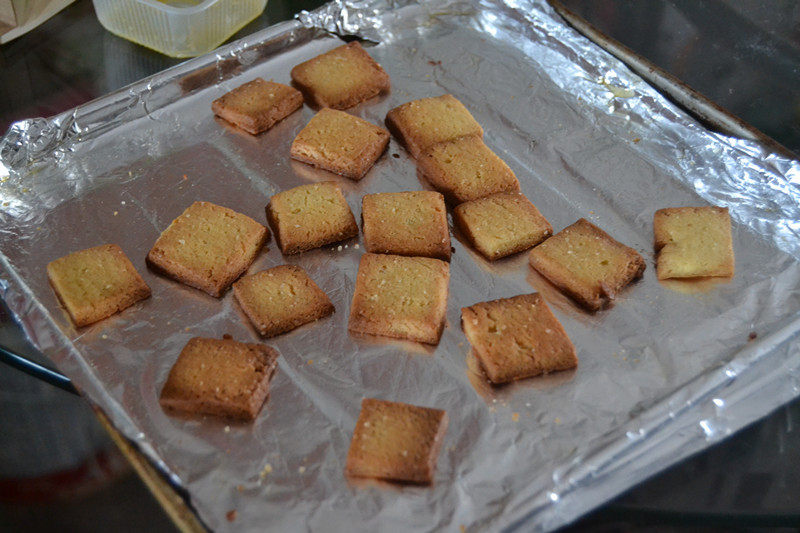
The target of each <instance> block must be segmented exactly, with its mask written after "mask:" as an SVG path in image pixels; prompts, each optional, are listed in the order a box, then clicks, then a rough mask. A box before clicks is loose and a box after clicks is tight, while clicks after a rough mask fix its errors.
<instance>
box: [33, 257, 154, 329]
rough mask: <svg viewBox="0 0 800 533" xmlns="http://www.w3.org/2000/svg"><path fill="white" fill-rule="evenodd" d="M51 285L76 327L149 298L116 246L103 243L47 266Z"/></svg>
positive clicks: (141, 283) (146, 289)
mask: <svg viewBox="0 0 800 533" xmlns="http://www.w3.org/2000/svg"><path fill="white" fill-rule="evenodd" d="M47 277H48V279H49V280H50V284H51V285H52V286H53V289H54V290H55V292H56V295H57V296H58V299H59V300H61V303H63V304H64V307H65V308H66V309H67V312H68V313H69V316H70V317H72V321H73V322H75V325H76V326H78V327H81V326H86V325H88V324H92V323H94V322H97V321H98V320H102V319H104V318H107V317H109V316H111V315H113V314H114V313H118V312H120V311H122V310H123V309H127V308H128V307H130V306H132V305H133V304H135V303H136V302H138V301H139V300H143V299H145V298H148V297H149V296H150V287H148V286H147V284H146V283H145V282H144V280H143V279H142V277H141V276H140V275H139V273H138V272H136V269H135V268H133V265H132V264H131V262H130V260H129V259H128V257H127V256H126V255H125V252H123V251H122V249H121V248H120V247H119V246H117V245H116V244H103V245H101V246H95V247H94V248H89V249H86V250H81V251H79V252H73V253H71V254H69V255H67V256H64V257H61V258H59V259H56V260H55V261H52V262H50V263H49V264H48V265H47Z"/></svg>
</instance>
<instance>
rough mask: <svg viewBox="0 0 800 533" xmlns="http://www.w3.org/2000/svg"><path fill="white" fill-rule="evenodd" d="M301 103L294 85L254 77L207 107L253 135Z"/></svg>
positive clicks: (301, 99)
mask: <svg viewBox="0 0 800 533" xmlns="http://www.w3.org/2000/svg"><path fill="white" fill-rule="evenodd" d="M302 106H303V95H302V94H301V93H300V91H298V90H297V89H295V88H294V87H289V86H288V85H283V84H281V83H275V82H273V81H264V80H263V79H261V78H256V79H254V80H253V81H249V82H247V83H245V84H244V85H242V86H240V87H237V88H236V89H234V90H232V91H230V92H228V93H225V94H224V95H222V96H221V97H220V98H217V99H216V100H214V102H212V103H211V110H212V111H213V112H214V114H215V115H217V116H218V117H220V118H223V119H225V120H226V121H228V122H230V123H232V124H235V125H236V126H238V127H240V128H242V129H243V130H244V131H246V132H248V133H252V134H253V135H256V134H258V133H261V132H262V131H267V130H268V129H270V128H271V127H272V126H274V125H275V123H276V122H278V121H281V120H283V119H284V118H286V117H288V116H289V115H291V114H292V113H294V112H295V111H297V110H298V109H300V108H301V107H302Z"/></svg>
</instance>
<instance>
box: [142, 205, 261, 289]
mask: <svg viewBox="0 0 800 533" xmlns="http://www.w3.org/2000/svg"><path fill="white" fill-rule="evenodd" d="M268 238H269V230H268V229H267V228H265V227H264V226H262V225H261V224H259V223H258V222H256V221H255V220H253V219H252V218H250V217H248V216H245V215H243V214H241V213H237V212H236V211H233V210H232V209H228V208H227V207H221V206H218V205H214V204H212V203H210V202H195V203H193V204H192V205H190V206H189V207H188V208H187V209H186V211H184V212H183V213H182V214H181V215H180V216H179V217H178V218H176V219H175V220H173V221H172V224H170V225H169V227H167V229H165V230H164V231H163V232H162V233H161V236H160V237H159V238H158V240H157V241H156V243H155V244H154V245H153V248H152V249H151V250H150V253H148V254H147V262H148V264H150V266H152V267H153V268H155V269H156V270H158V271H160V272H162V273H164V274H165V275H167V276H169V277H171V278H172V279H174V280H176V281H180V282H181V283H185V284H186V285H189V286H190V287H195V288H196V289H200V290H201V291H205V292H207V293H208V294H210V295H211V296H216V297H217V298H219V297H220V296H222V294H223V293H224V292H225V291H226V290H227V289H228V287H230V285H231V283H233V282H234V281H235V280H236V278H238V277H239V276H241V275H242V274H243V273H244V271H245V270H247V268H248V267H249V266H250V263H252V262H253V260H254V259H255V258H256V255H258V252H259V251H260V250H261V247H262V246H264V243H265V242H266V241H267V239H268Z"/></svg>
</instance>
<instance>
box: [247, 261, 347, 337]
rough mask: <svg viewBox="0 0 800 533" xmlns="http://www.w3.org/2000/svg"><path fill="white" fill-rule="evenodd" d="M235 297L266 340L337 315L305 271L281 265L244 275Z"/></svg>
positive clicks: (292, 266)
mask: <svg viewBox="0 0 800 533" xmlns="http://www.w3.org/2000/svg"><path fill="white" fill-rule="evenodd" d="M233 294H234V296H236V301H237V302H239V305H240V306H241V307H242V309H243V310H244V312H245V314H246V315H247V317H248V318H249V319H250V322H252V323H253V326H254V327H255V328H256V329H257V330H258V332H259V333H261V334H262V335H264V336H265V337H274V336H275V335H279V334H281V333H286V332H287V331H291V330H293V329H295V328H298V327H300V326H302V325H303V324H308V323H309V322H314V321H315V320H318V319H320V318H323V317H326V316H328V315H330V314H331V313H333V304H332V303H331V301H330V299H329V298H328V296H327V295H326V294H325V293H324V292H322V289H320V288H319V287H318V286H317V284H316V283H314V281H313V280H312V279H311V278H309V277H308V274H306V272H305V270H303V269H302V268H300V267H298V266H294V265H281V266H277V267H274V268H270V269H269V270H263V271H261V272H258V273H256V274H252V275H250V276H244V277H243V278H242V279H240V280H239V281H237V282H236V283H234V284H233Z"/></svg>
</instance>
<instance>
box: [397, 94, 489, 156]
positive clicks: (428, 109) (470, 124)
mask: <svg viewBox="0 0 800 533" xmlns="http://www.w3.org/2000/svg"><path fill="white" fill-rule="evenodd" d="M386 127H387V128H389V131H391V132H392V133H393V134H394V135H395V137H397V138H398V139H399V140H400V142H401V143H402V144H403V145H404V146H405V147H406V149H407V150H408V151H409V152H410V153H411V155H412V156H413V157H414V158H417V157H419V154H420V153H421V152H422V151H424V150H427V149H428V148H430V147H432V146H433V145H435V144H438V143H441V142H445V141H452V140H454V139H457V138H459V137H464V136H475V137H479V138H480V137H483V128H481V125H480V124H478V122H477V121H476V120H475V119H474V118H473V117H472V115H471V114H470V112H469V111H467V108H466V107H464V104H462V103H461V102H459V101H458V100H457V99H456V98H455V97H454V96H453V95H451V94H445V95H443V96H437V97H436V98H422V99H420V100H414V101H411V102H407V103H405V104H403V105H401V106H398V107H395V108H394V109H392V110H391V111H389V113H388V114H387V115H386Z"/></svg>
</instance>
